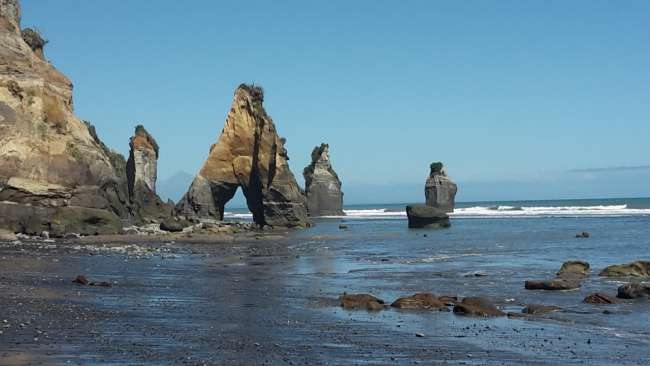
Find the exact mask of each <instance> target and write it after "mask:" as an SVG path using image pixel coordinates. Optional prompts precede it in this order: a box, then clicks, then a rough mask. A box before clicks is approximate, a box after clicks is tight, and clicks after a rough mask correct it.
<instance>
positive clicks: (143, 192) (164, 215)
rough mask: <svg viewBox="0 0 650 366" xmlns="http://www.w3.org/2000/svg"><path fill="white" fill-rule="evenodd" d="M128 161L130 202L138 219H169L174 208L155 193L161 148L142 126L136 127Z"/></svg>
mask: <svg viewBox="0 0 650 366" xmlns="http://www.w3.org/2000/svg"><path fill="white" fill-rule="evenodd" d="M129 147H130V151H129V160H128V161H127V162H126V177H127V182H128V190H129V199H130V201H131V203H132V204H133V206H134V210H135V211H136V212H137V214H138V217H139V218H140V219H141V220H143V221H145V222H151V221H154V222H157V221H161V220H167V219H168V218H169V217H170V216H171V214H172V211H173V209H174V206H173V205H170V204H167V203H165V202H163V201H162V200H161V199H160V197H158V194H156V180H157V178H158V156H159V152H160V149H159V147H158V144H157V143H156V140H155V139H154V138H153V136H151V135H150V134H149V132H147V130H146V129H145V128H144V126H142V125H138V126H136V127H135V134H134V135H133V137H131V139H130V140H129Z"/></svg>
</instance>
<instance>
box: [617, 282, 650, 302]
mask: <svg viewBox="0 0 650 366" xmlns="http://www.w3.org/2000/svg"><path fill="white" fill-rule="evenodd" d="M617 297H618V298H619V299H640V298H650V283H628V284H627V285H623V286H621V287H619V288H618V295H617Z"/></svg>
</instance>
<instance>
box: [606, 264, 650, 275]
mask: <svg viewBox="0 0 650 366" xmlns="http://www.w3.org/2000/svg"><path fill="white" fill-rule="evenodd" d="M599 276H603V277H650V261H636V262H632V263H628V264H615V265H612V266H609V267H606V268H605V269H603V270H602V271H601V272H600V274H599Z"/></svg>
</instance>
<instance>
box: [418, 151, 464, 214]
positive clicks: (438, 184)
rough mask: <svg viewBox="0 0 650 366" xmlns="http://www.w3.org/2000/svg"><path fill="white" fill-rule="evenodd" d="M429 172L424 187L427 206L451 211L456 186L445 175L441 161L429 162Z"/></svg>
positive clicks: (456, 189) (456, 190)
mask: <svg viewBox="0 0 650 366" xmlns="http://www.w3.org/2000/svg"><path fill="white" fill-rule="evenodd" d="M430 167H431V172H430V173H429V177H428V178H427V182H426V185H425V187H424V195H425V197H426V203H427V206H431V207H435V208H438V209H441V210H443V211H444V212H453V211H454V206H455V205H456V201H455V200H456V192H458V187H457V186H456V183H454V182H452V181H451V179H449V178H448V177H447V172H446V171H445V168H444V165H443V164H442V163H441V162H435V163H431V166H430Z"/></svg>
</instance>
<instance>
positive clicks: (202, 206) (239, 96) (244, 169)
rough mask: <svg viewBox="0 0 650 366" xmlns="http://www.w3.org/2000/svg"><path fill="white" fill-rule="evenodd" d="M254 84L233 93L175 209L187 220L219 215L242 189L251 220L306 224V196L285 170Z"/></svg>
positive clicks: (283, 156)
mask: <svg viewBox="0 0 650 366" xmlns="http://www.w3.org/2000/svg"><path fill="white" fill-rule="evenodd" d="M263 100H264V95H263V92H262V89H261V88H259V87H256V86H250V85H245V84H242V85H240V86H239V87H238V88H237V90H236V91H235V96H234V99H233V103H232V106H231V108H230V112H229V113H228V117H227V118H226V124H225V126H224V128H223V131H222V133H221V136H220V137H219V140H218V141H217V143H216V144H214V145H212V147H211V148H210V153H209V156H208V159H207V160H206V161H205V163H204V165H203V167H202V168H201V170H200V171H199V173H198V174H197V175H196V178H195V179H194V181H193V182H192V184H191V186H190V188H189V190H188V192H187V193H186V194H185V196H184V197H183V198H182V199H181V201H180V202H179V203H178V205H176V209H175V211H176V213H177V214H178V215H179V216H183V217H186V218H188V219H205V218H212V219H217V220H222V219H223V213H224V205H225V204H226V202H228V201H229V200H230V199H231V198H232V197H233V196H234V195H235V192H236V190H237V188H238V187H241V188H242V190H243V193H244V196H245V197H246V201H247V204H248V208H249V209H250V211H251V212H252V213H253V219H254V221H255V222H256V223H257V224H258V225H260V226H265V225H270V226H276V227H303V226H306V225H308V219H307V212H306V208H305V199H304V196H303V194H302V192H301V190H300V188H299V187H298V184H297V183H296V179H295V177H294V175H293V173H291V170H290V169H289V165H288V160H289V157H288V156H287V151H286V149H285V148H284V143H285V141H284V139H281V138H280V137H279V136H278V133H277V131H276V129H275V125H274V123H273V120H271V117H269V116H268V115H267V114H266V111H265V110H264V107H263V105H262V103H263Z"/></svg>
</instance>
